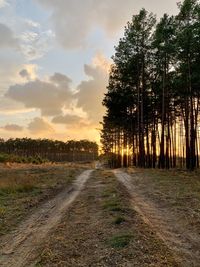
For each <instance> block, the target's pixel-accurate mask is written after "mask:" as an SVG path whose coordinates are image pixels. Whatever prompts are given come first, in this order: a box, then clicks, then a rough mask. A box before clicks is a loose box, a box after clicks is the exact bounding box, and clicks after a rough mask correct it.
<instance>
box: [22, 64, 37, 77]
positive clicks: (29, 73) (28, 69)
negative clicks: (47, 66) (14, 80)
mask: <svg viewBox="0 0 200 267" xmlns="http://www.w3.org/2000/svg"><path fill="white" fill-rule="evenodd" d="M36 72H37V65H35V64H26V65H24V68H23V69H22V70H20V72H19V75H20V76H21V77H22V78H23V79H27V80H34V79H36V77H37V74H36Z"/></svg>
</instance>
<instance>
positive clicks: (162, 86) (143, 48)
mask: <svg viewBox="0 0 200 267" xmlns="http://www.w3.org/2000/svg"><path fill="white" fill-rule="evenodd" d="M178 8H179V13H178V15H176V16H169V15H168V14H164V15H163V17H162V18H161V19H160V20H159V21H157V19H156V16H155V15H154V14H152V13H149V12H148V11H146V10H145V9H142V10H141V11H140V12H139V14H137V15H134V16H133V17H132V20H131V21H130V22H128V24H127V26H126V27H125V31H124V36H123V37H122V38H121V39H120V41H119V44H118V45H117V46H116V47H115V54H114V56H113V57H112V59H113V64H112V67H111V70H110V75H109V83H108V87H107V93H106V94H105V97H104V100H103V105H104V106H105V107H106V109H107V111H106V115H105V116H104V118H103V122H102V125H103V129H102V132H101V142H102V147H103V151H104V153H105V154H107V155H110V158H111V165H112V166H121V165H123V166H127V165H135V166H139V167H153V168H155V167H159V168H175V167H177V166H178V167H186V168H187V169H190V170H194V169H195V168H198V167H199V149H200V124H199V117H200V116H199V115H200V112H199V106H200V4H199V2H198V1H197V0H184V1H183V2H182V3H179V4H178Z"/></svg>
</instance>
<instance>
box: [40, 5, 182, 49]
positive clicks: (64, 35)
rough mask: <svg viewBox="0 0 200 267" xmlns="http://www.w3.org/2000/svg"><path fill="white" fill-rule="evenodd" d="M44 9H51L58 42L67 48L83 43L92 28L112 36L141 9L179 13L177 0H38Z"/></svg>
mask: <svg viewBox="0 0 200 267" xmlns="http://www.w3.org/2000/svg"><path fill="white" fill-rule="evenodd" d="M37 2H38V3H39V4H40V5H43V7H44V8H45V9H49V10H51V12H52V13H51V21H52V22H53V25H54V28H55V32H56V37H57V39H58V41H59V42H60V43H61V44H62V45H63V47H65V48H67V49H74V48H79V47H82V46H83V45H84V43H85V42H86V41H87V38H88V37H89V35H90V34H91V32H92V31H94V30H96V29H97V28H98V29H103V30H104V32H105V33H106V34H107V35H110V36H113V35H114V34H115V33H116V32H119V31H121V30H122V29H123V27H124V26H125V24H126V23H127V21H129V20H130V19H131V17H132V15H133V14H135V13H137V12H138V11H139V9H141V8H143V7H145V8H147V10H150V11H152V12H155V13H157V14H158V15H159V16H160V15H163V14H164V13H170V14H171V13H176V12H177V4H176V1H174V0H168V1H165V2H163V1H160V0H151V1H149V0H126V1H123V0H103V1H99V0H84V1H80V0H73V1H72V0H57V1H55V0H37Z"/></svg>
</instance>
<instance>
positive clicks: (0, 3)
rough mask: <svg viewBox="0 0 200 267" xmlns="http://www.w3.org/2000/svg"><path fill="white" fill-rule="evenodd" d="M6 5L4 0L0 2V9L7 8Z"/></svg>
mask: <svg viewBox="0 0 200 267" xmlns="http://www.w3.org/2000/svg"><path fill="white" fill-rule="evenodd" d="M7 5H8V3H7V1H6V0H0V8H2V7H5V6H7Z"/></svg>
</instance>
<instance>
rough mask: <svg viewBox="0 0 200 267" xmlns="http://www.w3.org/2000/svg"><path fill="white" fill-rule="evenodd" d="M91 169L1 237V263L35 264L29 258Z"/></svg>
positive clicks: (4, 266) (14, 266)
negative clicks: (11, 231) (16, 227)
mask: <svg viewBox="0 0 200 267" xmlns="http://www.w3.org/2000/svg"><path fill="white" fill-rule="evenodd" d="M91 173H92V170H86V171H84V172H83V173H82V174H81V175H80V176H78V177H77V179H76V180H75V182H74V183H73V185H72V186H71V187H70V188H68V189H64V190H63V191H62V192H61V193H60V194H58V195H57V196H56V197H55V198H53V199H52V200H50V201H48V202H46V203H45V204H43V205H42V206H41V207H39V208H38V209H37V211H36V212H35V213H34V214H32V215H31V216H30V217H29V218H28V219H27V220H26V221H24V222H23V223H22V224H21V225H20V226H19V227H18V229H17V230H16V231H15V232H13V233H11V234H9V235H7V236H4V237H3V238H2V240H0V244H1V245H0V266H2V267H19V266H20V267H22V266H32V265H31V264H29V262H31V263H33V262H34V260H35V258H36V257H37V254H36V250H37V249H38V247H39V246H40V245H41V243H42V241H44V239H45V237H46V236H47V234H48V232H49V231H50V230H51V229H52V228H53V227H55V226H56V225H57V224H58V223H59V221H60V220H61V218H62V216H63V214H64V212H65V211H66V209H67V208H68V207H69V205H70V204H71V203H72V202H73V201H74V200H75V199H76V197H77V196H78V195H79V193H80V192H81V190H82V189H83V188H84V185H85V183H86V181H87V180H88V179H89V177H90V175H91Z"/></svg>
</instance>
